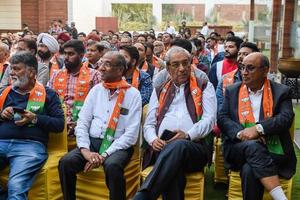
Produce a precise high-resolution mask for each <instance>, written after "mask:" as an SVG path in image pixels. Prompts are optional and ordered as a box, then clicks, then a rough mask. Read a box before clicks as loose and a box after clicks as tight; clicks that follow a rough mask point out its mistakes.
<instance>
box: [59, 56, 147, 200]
mask: <svg viewBox="0 0 300 200" xmlns="http://www.w3.org/2000/svg"><path fill="white" fill-rule="evenodd" d="M99 67H100V68H99V70H100V72H101V79H102V80H103V83H100V84H98V85H96V86H95V87H94V88H92V90H91V91H90V92H89V94H88V96H87V97H86V100H85V102H84V105H83V107H82V109H81V111H80V113H79V119H78V122H77V127H76V131H75V134H76V141H77V147H78V148H76V149H74V150H73V151H71V152H69V153H68V154H67V155H65V156H64V157H63V158H62V159H61V160H60V162H59V176H60V181H61V187H62V191H63V195H64V199H66V200H75V199H76V197H75V190H76V173H78V172H80V171H85V172H87V171H90V170H92V169H93V168H97V167H99V166H101V165H103V168H104V172H105V177H106V178H105V181H106V185H107V187H108V189H109V191H110V199H124V200H125V199H126V187H125V178H124V168H125V167H126V165H127V163H128V162H129V160H130V158H131V156H132V154H133V145H134V144H135V143H136V141H137V138H138V133H139V126H140V121H141V115H142V100H141V95H140V93H139V91H138V90H137V89H135V88H134V87H131V86H130V85H129V84H128V83H127V82H126V81H125V80H123V79H122V75H123V74H124V71H125V70H126V61H125V59H124V57H123V56H122V55H121V54H120V53H119V52H116V51H109V52H107V53H106V54H105V55H104V56H103V57H102V59H101V61H100V66H99ZM99 181H100V180H99Z"/></svg>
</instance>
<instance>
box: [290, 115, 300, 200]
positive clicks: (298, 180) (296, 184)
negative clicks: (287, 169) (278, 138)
mask: <svg viewBox="0 0 300 200" xmlns="http://www.w3.org/2000/svg"><path fill="white" fill-rule="evenodd" d="M298 116H299V115H298ZM295 152H296V156H297V160H298V162H297V168H296V169H297V171H296V174H295V176H294V178H293V189H292V200H299V199H300V150H299V149H298V148H297V147H295Z"/></svg>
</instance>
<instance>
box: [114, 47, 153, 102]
mask: <svg viewBox="0 0 300 200" xmlns="http://www.w3.org/2000/svg"><path fill="white" fill-rule="evenodd" d="M119 52H120V54H122V55H123V56H124V58H125V60H126V63H127V70H126V72H125V74H124V76H125V78H126V81H127V82H128V83H129V84H131V85H132V86H133V87H135V88H136V89H138V90H139V91H140V93H141V96H142V105H143V106H144V105H146V104H148V103H149V100H150V96H151V93H152V90H153V86H152V80H151V77H150V75H149V74H148V73H146V72H144V71H142V70H140V69H138V61H139V52H138V50H137V48H136V47H135V46H128V45H124V46H121V47H120V50H119Z"/></svg>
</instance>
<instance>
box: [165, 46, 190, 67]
mask: <svg viewBox="0 0 300 200" xmlns="http://www.w3.org/2000/svg"><path fill="white" fill-rule="evenodd" d="M176 53H183V54H185V55H186V56H187V57H188V59H189V61H192V56H191V54H190V53H189V52H188V51H187V50H185V49H184V48H182V47H179V46H173V47H171V48H170V49H169V50H168V51H167V53H166V55H165V61H166V63H167V65H168V64H170V61H171V56H172V55H173V54H176Z"/></svg>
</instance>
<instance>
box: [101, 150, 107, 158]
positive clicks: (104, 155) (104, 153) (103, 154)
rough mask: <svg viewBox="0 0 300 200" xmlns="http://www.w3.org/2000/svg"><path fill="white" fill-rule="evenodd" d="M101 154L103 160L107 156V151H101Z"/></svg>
mask: <svg viewBox="0 0 300 200" xmlns="http://www.w3.org/2000/svg"><path fill="white" fill-rule="evenodd" d="M101 156H102V157H103V158H104V160H105V159H106V158H107V157H108V153H106V152H103V153H102V154H101Z"/></svg>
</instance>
